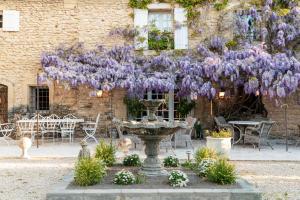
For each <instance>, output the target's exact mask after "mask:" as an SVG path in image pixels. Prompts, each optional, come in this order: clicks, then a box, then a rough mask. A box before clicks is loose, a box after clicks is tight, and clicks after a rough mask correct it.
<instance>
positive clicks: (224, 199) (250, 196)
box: [46, 174, 262, 200]
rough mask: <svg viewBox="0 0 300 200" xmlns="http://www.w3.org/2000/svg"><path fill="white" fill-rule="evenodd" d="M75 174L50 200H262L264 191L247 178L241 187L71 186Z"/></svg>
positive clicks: (67, 179) (51, 193) (67, 177)
mask: <svg viewBox="0 0 300 200" xmlns="http://www.w3.org/2000/svg"><path fill="white" fill-rule="evenodd" d="M72 180H73V175H72V174H69V175H67V176H66V177H64V179H63V182H62V183H60V184H58V185H56V186H55V187H54V189H53V190H52V191H50V192H49V193H48V194H47V197H46V199H47V200H96V199H103V200H212V199H218V200H241V199H243V200H260V199H262V196H261V193H260V192H259V191H258V190H257V189H255V188H254V187H253V186H252V185H251V184H249V183H248V182H247V181H245V180H243V179H238V180H237V182H238V184H239V185H240V186H241V188H239V189H214V188H212V189H201V188H199V189H195V188H194V189H188V188H175V189H135V188H132V189H86V188H84V187H82V188H81V189H68V185H69V184H70V183H71V182H72ZM133 187H134V186H133Z"/></svg>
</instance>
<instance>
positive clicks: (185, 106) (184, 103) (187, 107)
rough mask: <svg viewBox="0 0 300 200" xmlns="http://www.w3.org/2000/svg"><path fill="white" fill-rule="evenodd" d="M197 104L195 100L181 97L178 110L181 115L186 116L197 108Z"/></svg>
mask: <svg viewBox="0 0 300 200" xmlns="http://www.w3.org/2000/svg"><path fill="white" fill-rule="evenodd" d="M195 105H196V103H195V101H191V102H188V100H187V99H181V100H180V101H179V104H178V107H177V112H178V113H179V114H180V116H181V117H186V116H187V115H188V114H189V113H190V112H191V110H192V109H193V108H195Z"/></svg>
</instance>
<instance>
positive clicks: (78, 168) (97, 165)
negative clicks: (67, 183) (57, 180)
mask: <svg viewBox="0 0 300 200" xmlns="http://www.w3.org/2000/svg"><path fill="white" fill-rule="evenodd" d="M105 175H106V166H105V163H104V162H103V161H102V160H100V159H97V158H82V159H80V160H78V162H77V163H76V165H75V176H74V181H75V184H77V185H80V186H88V185H95V184H97V183H99V182H100V181H101V180H102V178H103V177H104V176H105Z"/></svg>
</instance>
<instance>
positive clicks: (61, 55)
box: [39, 0, 300, 100]
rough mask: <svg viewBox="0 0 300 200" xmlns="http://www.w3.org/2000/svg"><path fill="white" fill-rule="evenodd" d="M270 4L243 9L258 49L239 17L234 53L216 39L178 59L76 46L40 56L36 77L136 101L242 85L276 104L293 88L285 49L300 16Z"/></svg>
mask: <svg viewBox="0 0 300 200" xmlns="http://www.w3.org/2000/svg"><path fill="white" fill-rule="evenodd" d="M276 2H277V1H276ZM276 2H272V1H271V0H268V1H266V3H265V6H264V8H263V12H261V13H259V12H257V10H256V9H255V8H251V9H249V10H248V11H247V13H248V14H247V16H248V17H252V18H253V20H255V23H254V24H255V25H256V24H257V25H259V27H262V28H261V29H258V30H259V31H260V32H261V34H260V37H259V38H261V40H262V42H263V43H262V44H261V45H257V46H254V45H251V44H249V41H248V39H247V34H248V33H249V23H248V22H249V21H246V20H245V19H248V18H245V16H244V14H241V16H240V17H238V20H237V30H239V32H238V33H237V36H238V38H240V39H242V40H243V41H238V43H239V47H237V48H236V49H237V50H228V49H227V48H226V41H225V40H224V39H223V38H221V37H219V36H214V37H212V38H211V41H210V42H209V44H208V45H203V44H200V45H198V47H197V49H196V51H188V52H186V53H183V54H182V55H181V56H179V57H178V56H176V52H174V53H173V54H172V53H166V52H164V53H161V54H159V55H156V56H143V55H139V54H138V53H136V52H135V51H134V48H133V47H132V46H128V45H125V46H116V47H113V48H112V49H105V48H103V47H102V46H99V47H98V48H96V49H93V50H86V49H84V48H83V45H82V44H78V45H75V46H72V47H59V48H58V49H57V50H56V51H55V52H50V53H44V54H43V55H42V59H41V63H42V67H43V70H44V73H42V74H41V75H40V77H39V78H40V81H41V82H42V81H46V80H48V79H52V80H56V81H58V82H61V83H63V84H65V83H68V84H70V85H71V86H72V87H76V86H79V85H87V86H90V87H91V89H93V90H94V91H93V92H91V95H96V93H97V90H100V89H101V90H104V91H107V90H112V89H114V88H124V89H127V91H128V92H129V94H130V95H132V96H137V97H143V96H144V93H145V92H146V91H152V90H155V91H157V92H167V91H172V90H173V91H174V90H177V91H178V95H181V96H192V97H197V96H204V97H207V98H208V99H213V98H214V97H215V95H216V93H217V90H218V89H219V88H222V87H224V86H226V87H227V86H228V87H239V86H243V87H244V91H245V93H246V94H257V93H259V94H261V95H263V96H268V97H269V98H270V99H275V100H278V99H280V98H284V97H287V96H289V95H291V94H292V93H294V92H295V91H296V90H297V88H298V87H299V82H300V62H299V60H297V59H296V58H295V56H294V53H293V52H292V51H291V49H288V47H289V45H291V44H292V43H294V42H295V41H297V39H299V36H300V28H299V27H300V26H299V23H300V20H299V15H300V14H299V13H300V12H299V8H298V7H297V6H295V5H294V4H293V3H291V4H287V5H283V6H285V7H284V9H289V12H288V13H287V14H285V15H284V16H280V15H279V14H278V13H276V12H275V10H274V7H276V4H277V3H276ZM117 32H118V33H119V32H122V34H123V31H117ZM250 32H251V30H250ZM125 33H126V34H127V33H131V31H125ZM251 34H252V32H251ZM129 35H132V34H129ZM133 35H134V34H133ZM159 38H161V37H159ZM250 42H251V41H250Z"/></svg>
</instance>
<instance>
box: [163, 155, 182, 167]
mask: <svg viewBox="0 0 300 200" xmlns="http://www.w3.org/2000/svg"><path fill="white" fill-rule="evenodd" d="M164 166H165V167H178V166H179V160H178V158H176V157H174V156H168V157H166V158H165V159H164Z"/></svg>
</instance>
